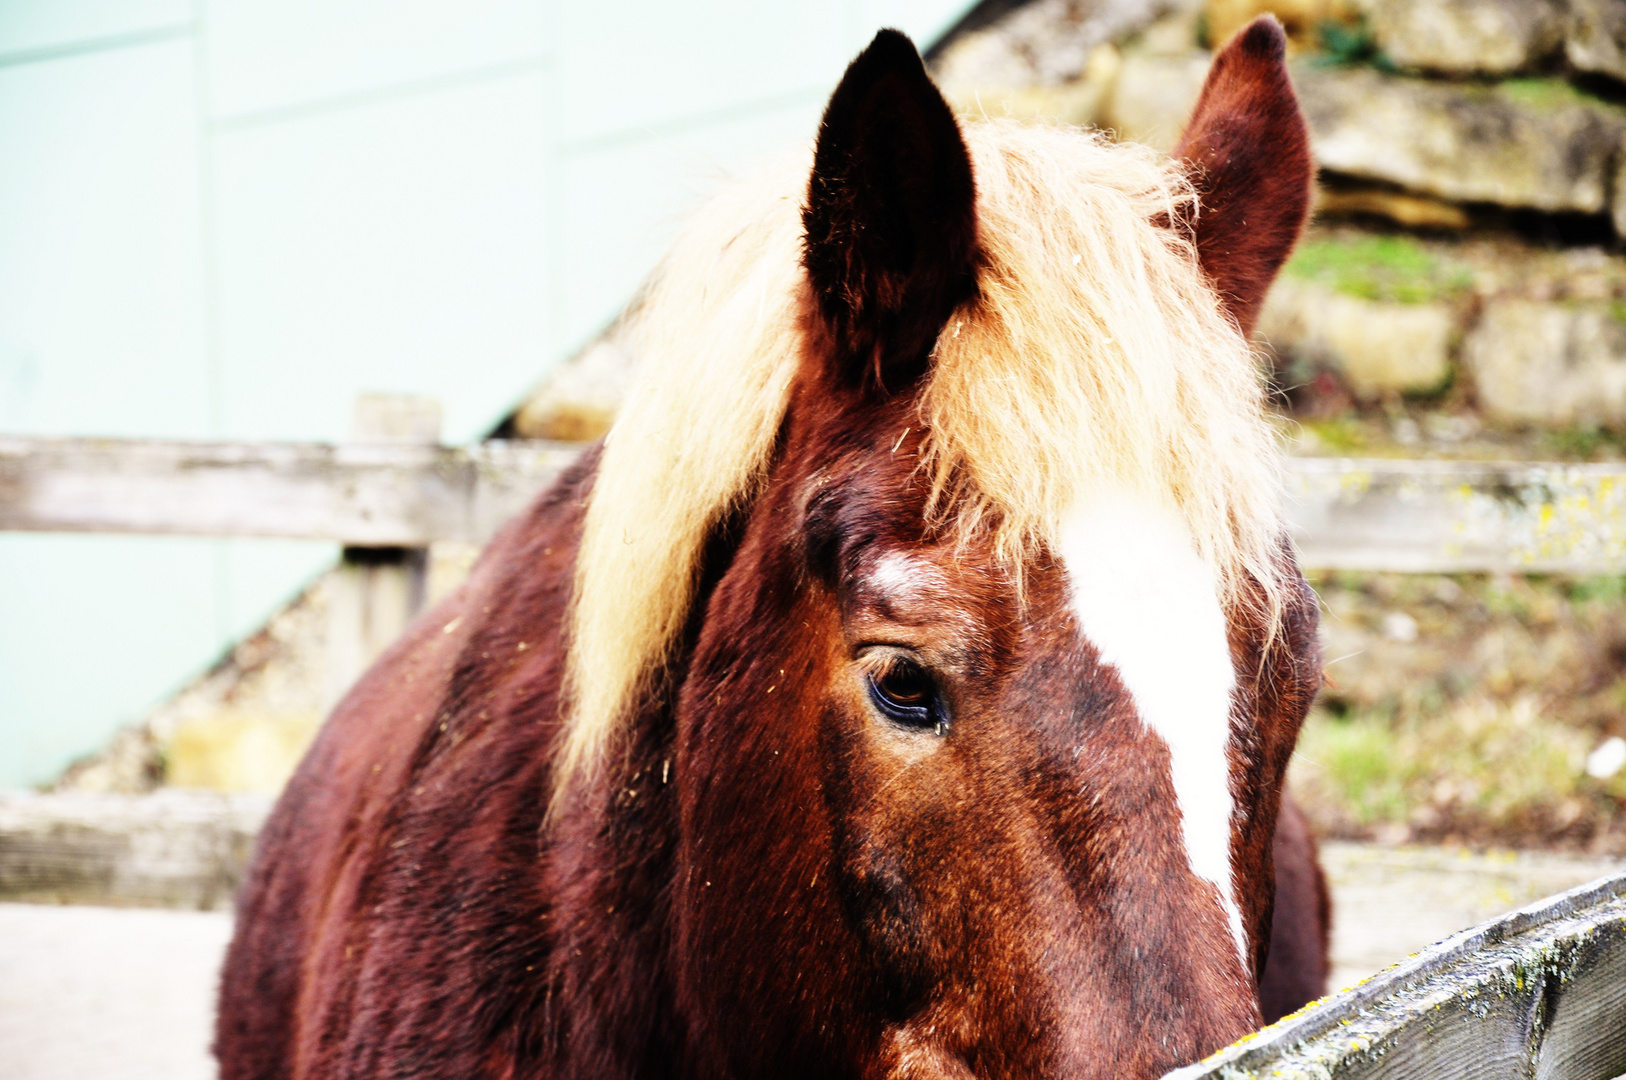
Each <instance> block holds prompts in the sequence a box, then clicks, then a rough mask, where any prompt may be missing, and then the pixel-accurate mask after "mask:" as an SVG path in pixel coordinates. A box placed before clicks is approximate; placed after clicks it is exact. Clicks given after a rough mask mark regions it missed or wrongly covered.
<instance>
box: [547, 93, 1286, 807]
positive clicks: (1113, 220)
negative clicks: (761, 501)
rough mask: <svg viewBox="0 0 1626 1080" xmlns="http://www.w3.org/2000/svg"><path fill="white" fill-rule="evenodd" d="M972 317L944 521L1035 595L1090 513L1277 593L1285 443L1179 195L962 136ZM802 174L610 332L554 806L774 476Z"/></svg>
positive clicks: (998, 141)
mask: <svg viewBox="0 0 1626 1080" xmlns="http://www.w3.org/2000/svg"><path fill="white" fill-rule="evenodd" d="M965 135H966V142H967V144H968V146H969V147H970V150H971V154H972V160H973V165H974V169H975V174H976V182H977V215H978V233H979V242H980V245H981V248H982V256H983V259H982V269H981V271H980V272H979V278H978V294H977V296H976V298H975V299H974V300H972V301H970V302H968V303H967V304H966V305H964V306H963V307H962V309H961V310H960V311H958V312H957V313H956V314H955V315H954V316H953V317H952V318H951V319H950V320H949V322H948V324H947V325H946V326H945V327H944V329H943V332H942V334H941V336H940V337H939V339H938V343H937V346H936V349H935V350H934V352H933V364H932V370H931V374H930V376H929V378H928V379H927V381H926V383H925V385H924V386H923V388H922V390H921V392H920V398H919V409H920V414H921V419H922V421H923V423H924V426H925V428H926V431H927V435H926V438H925V442H924V444H923V453H922V467H923V468H924V469H926V470H927V473H928V475H929V477H930V479H931V481H932V486H933V492H934V495H933V505H932V512H933V514H934V516H935V518H936V519H937V521H938V522H939V523H940V524H941V525H944V526H946V527H948V528H951V529H954V530H958V531H959V532H960V533H961V535H962V536H964V537H966V538H967V539H969V538H970V537H971V536H972V535H973V534H978V533H983V532H986V533H987V534H989V535H991V536H992V539H993V543H994V546H995V550H996V553H997V554H998V555H999V556H1000V557H1001V558H1002V559H1003V560H1005V561H1006V562H1007V563H1008V564H1009V565H1010V566H1011V567H1012V568H1013V570H1015V571H1016V574H1017V577H1018V578H1019V577H1020V568H1021V566H1022V565H1023V564H1024V563H1025V562H1026V561H1027V560H1030V559H1033V558H1036V557H1042V555H1043V553H1044V552H1045V551H1046V550H1055V549H1056V545H1057V541H1058V538H1059V530H1060V529H1061V528H1062V525H1063V522H1064V520H1065V518H1066V516H1067V514H1068V513H1069V511H1070V510H1071V509H1072V508H1073V507H1075V506H1077V505H1078V504H1079V503H1080V501H1081V500H1083V499H1086V498H1088V497H1089V495H1090V494H1091V492H1092V491H1096V490H1098V489H1104V488H1108V487H1110V488H1130V489H1133V490H1136V491H1139V492H1142V493H1145V494H1147V495H1149V496H1151V497H1153V498H1156V499H1161V500H1164V501H1166V502H1167V503H1169V504H1171V505H1173V506H1174V507H1176V508H1177V509H1178V510H1179V511H1180V512H1181V513H1182V514H1183V515H1184V517H1185V519H1186V520H1187V522H1188V524H1189V525H1190V528H1191V533H1192V536H1193V537H1194V541H1195V543H1196V545H1197V548H1198V551H1199V553H1200V554H1201V555H1202V556H1203V558H1204V559H1205V560H1206V561H1207V562H1208V563H1209V564H1210V565H1211V566H1212V567H1213V568H1214V569H1215V571H1216V576H1217V580H1218V581H1219V582H1220V583H1221V584H1220V587H1221V590H1222V592H1223V594H1224V595H1223V597H1222V599H1223V600H1225V601H1226V602H1228V603H1230V604H1232V605H1236V604H1242V603H1257V602H1258V601H1255V600H1250V599H1248V598H1249V597H1257V596H1260V595H1263V597H1264V598H1265V599H1264V601H1263V603H1264V604H1265V605H1266V606H1267V607H1269V608H1270V609H1271V610H1270V611H1267V612H1265V614H1266V616H1267V617H1269V618H1271V619H1274V607H1275V605H1276V603H1277V601H1278V598H1279V596H1280V595H1281V590H1280V583H1279V580H1278V575H1279V570H1278V557H1277V555H1278V544H1279V543H1280V536H1281V524H1280V521H1279V520H1278V516H1277V509H1276V492H1277V475H1276V471H1275V470H1276V458H1275V447H1274V443H1273V439H1272V435H1271V433H1270V429H1269V426H1268V424H1267V423H1266V422H1265V420H1264V417H1263V409H1262V395H1263V389H1262V382H1261V377H1260V374H1259V372H1258V369H1257V366H1256V364H1255V363H1254V360H1253V357H1252V355H1251V353H1250V351H1249V348H1248V345H1247V343H1246V341H1245V340H1244V339H1243V337H1242V335H1241V334H1240V333H1239V332H1238V330H1237V327H1236V325H1235V323H1234V322H1232V321H1231V319H1230V318H1229V317H1228V316H1227V315H1226V314H1225V312H1224V311H1223V309H1222V307H1221V305H1220V302H1219V300H1218V298H1217V297H1216V296H1215V294H1214V292H1213V290H1212V289H1211V288H1210V287H1209V286H1208V284H1207V283H1206V280H1205V279H1204V277H1203V275H1202V273H1201V271H1200V269H1199V268H1198V266H1197V262H1196V256H1195V252H1194V250H1193V248H1192V246H1191V244H1190V242H1189V241H1188V240H1187V239H1185V238H1183V237H1182V236H1180V235H1179V234H1177V233H1176V232H1175V231H1174V230H1172V229H1170V228H1168V227H1167V224H1166V223H1167V222H1170V221H1176V220H1182V219H1189V217H1190V215H1191V213H1192V212H1193V193H1192V190H1191V188H1190V185H1189V183H1188V182H1187V180H1186V177H1185V175H1184V173H1183V172H1182V171H1181V170H1180V169H1179V168H1178V167H1176V166H1174V165H1172V164H1170V163H1169V162H1167V161H1166V160H1160V159H1159V158H1158V157H1156V156H1155V155H1154V153H1153V152H1152V151H1150V150H1146V149H1145V148H1142V147H1136V146H1130V145H1112V144H1108V143H1106V142H1104V141H1103V140H1101V139H1099V138H1097V137H1094V136H1092V135H1089V134H1085V133H1081V132H1078V131H1067V130H1061V129H1053V128H1042V127H1033V126H1023V125H1018V124H1015V123H1011V122H1003V121H989V122H980V123H973V124H969V125H967V126H966V130H965ZM808 162H809V158H808V157H806V156H801V157H799V158H797V159H796V160H795V161H794V162H790V163H787V164H786V165H785V166H783V167H781V168H779V169H775V170H772V171H770V172H767V173H765V174H763V175H762V176H759V177H757V178H754V179H752V180H750V181H747V182H745V183H743V184H738V185H735V186H733V187H731V188H730V189H728V190H727V191H725V192H724V193H723V194H722V195H721V196H719V197H718V198H716V199H714V200H713V201H712V202H711V203H710V204H708V206H707V207H706V208H705V209H703V210H702V211H701V213H700V214H699V215H697V217H696V218H695V219H694V221H693V222H691V224H690V226H689V227H688V228H687V229H686V230H685V231H684V232H683V234H682V235H681V237H680V239H679V240H678V242H677V244H676V245H675V246H674V247H673V249H672V251H671V253H670V254H669V255H668V256H667V258H666V259H665V260H664V261H663V263H662V265H661V267H660V269H659V270H657V272H656V274H655V275H654V276H653V278H652V279H651V282H650V284H649V285H648V286H647V287H646V289H645V291H644V293H643V295H642V296H641V298H640V300H639V301H638V302H637V304H636V306H635V307H634V308H633V309H632V310H631V311H630V312H629V314H628V316H627V317H626V318H625V319H624V320H623V323H622V325H621V327H620V328H619V330H618V336H619V339H620V343H621V344H622V345H623V346H624V347H625V348H626V349H627V350H628V351H630V352H631V353H632V355H634V356H635V357H637V358H638V360H639V363H640V374H639V381H638V384H637V386H636V388H635V390H634V392H633V394H632V395H631V397H630V399H629V400H628V402H627V403H626V405H625V406H624V407H623V409H622V411H621V414H620V416H619V417H618V419H617V421H616V424H615V427H614V428H613V429H612V431H611V433H610V435H609V438H608V440H607V442H606V446H605V449H604V454H603V457H602V458H601V460H600V463H599V467H598V473H597V477H596V479H595V481H594V486H593V491H592V495H591V498H590V500H589V504H588V509H587V514H586V520H585V522H584V525H583V534H582V541H581V548H580V553H579V555H578V557H577V563H576V573H575V592H574V595H575V600H574V602H573V604H572V609H571V613H570V621H569V625H570V646H569V648H570V653H569V660H568V672H567V678H566V695H565V700H566V702H567V706H566V707H567V710H568V713H567V721H566V722H567V728H566V733H565V737H564V742H563V745H562V748H561V750H560V757H559V759H558V761H557V762H556V764H555V770H554V771H555V792H556V797H557V793H559V792H561V791H563V790H564V789H565V788H566V787H567V786H568V785H569V784H570V782H571V781H572V779H573V778H574V777H576V776H578V775H580V774H582V773H584V772H591V771H592V770H594V769H596V768H598V767H599V766H600V764H601V761H602V758H603V755H604V752H605V749H606V747H607V746H608V745H609V744H610V742H611V740H612V737H613V736H614V734H615V732H616V731H617V730H618V728H619V726H620V725H621V722H622V721H623V720H624V719H626V718H627V717H628V716H629V715H630V714H631V713H632V712H633V711H634V710H635V709H636V708H637V706H638V703H639V702H640V701H644V700H647V699H648V697H649V696H650V695H658V694H660V693H662V692H664V691H665V690H666V689H667V687H665V686H664V685H663V684H662V680H663V679H665V678H666V668H667V661H668V659H669V657H670V650H671V649H672V647H673V645H674V643H675V641H676V640H677V638H678V635H679V633H680V631H681V629H682V627H683V625H684V623H685V622H686V620H687V619H688V616H689V611H690V606H691V604H692V603H693V600H694V594H695V589H696V585H697V576H698V573H699V569H700V559H701V553H702V550H703V548H704V545H705V542H706V539H707V536H708V535H709V533H710V531H711V530H712V529H713V528H714V527H715V525H716V523H717V522H718V520H719V519H720V517H721V516H722V515H723V514H725V513H726V512H727V511H728V510H729V509H731V508H734V507H738V506H741V505H743V504H745V503H746V502H748V501H749V500H750V499H751V498H752V497H753V496H754V494H755V493H756V491H757V490H758V489H759V487H760V485H761V483H762V482H763V480H764V479H765V476H766V473H767V469H768V467H769V465H770V457H771V455H772V451H773V446H774V440H775V436H776V433H777V432H778V430H779V427H780V424H781V421H782V420H783V418H784V414H785V410H786V408H787V402H788V399H789V393H790V388H791V382H792V379H793V377H794V375H795V372H796V366H797V364H798V363H799V362H800V360H801V357H802V356H803V353H804V342H803V334H804V331H803V329H802V327H801V325H800V323H799V322H798V318H799V312H800V310H801V308H800V305H799V304H798V302H797V301H798V297H799V296H800V294H801V290H803V289H804V288H805V282H804V275H803V271H802V268H801V260H800V255H801V239H802V231H801V220H800V206H801V195H802V191H803V189H804V187H805V184H806V176H807V169H808Z"/></svg>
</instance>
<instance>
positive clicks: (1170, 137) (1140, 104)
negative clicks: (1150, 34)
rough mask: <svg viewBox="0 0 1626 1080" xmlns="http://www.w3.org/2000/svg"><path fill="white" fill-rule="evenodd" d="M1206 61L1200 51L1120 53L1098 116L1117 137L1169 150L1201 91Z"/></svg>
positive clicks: (1205, 54) (1206, 72)
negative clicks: (1109, 92) (1109, 93)
mask: <svg viewBox="0 0 1626 1080" xmlns="http://www.w3.org/2000/svg"><path fill="white" fill-rule="evenodd" d="M1209 62H1210V57H1209V55H1208V54H1207V53H1205V52H1189V53H1186V54H1185V55H1184V56H1174V57H1170V56H1151V55H1146V54H1134V53H1132V54H1130V55H1128V56H1125V57H1124V59H1123V64H1122V66H1121V67H1120V68H1119V71H1118V81H1117V84H1116V85H1115V86H1114V87H1113V90H1112V96H1111V97H1110V98H1109V99H1108V100H1107V102H1106V105H1105V106H1104V108H1103V109H1102V112H1101V116H1100V119H1099V121H1098V122H1099V123H1100V125H1101V126H1102V127H1104V128H1107V129H1109V130H1111V131H1112V132H1113V134H1114V136H1115V137H1117V138H1118V139H1121V140H1125V141H1128V142H1138V143H1145V144H1146V145H1147V146H1152V147H1156V148H1157V149H1159V150H1162V151H1163V152H1165V153H1167V152H1168V151H1170V150H1173V149H1174V144H1175V143H1176V142H1178V141H1179V139H1180V132H1181V131H1183V130H1184V129H1185V124H1186V120H1187V119H1189V118H1190V116H1191V109H1192V106H1194V105H1196V104H1197V95H1198V94H1199V93H1201V92H1202V88H1203V79H1205V78H1206V77H1207V76H1208V65H1209Z"/></svg>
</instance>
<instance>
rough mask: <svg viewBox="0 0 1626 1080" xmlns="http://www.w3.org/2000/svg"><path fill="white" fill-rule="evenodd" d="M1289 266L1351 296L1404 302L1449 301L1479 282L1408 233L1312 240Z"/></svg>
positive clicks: (1303, 276)
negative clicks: (1474, 281) (1404, 234)
mask: <svg viewBox="0 0 1626 1080" xmlns="http://www.w3.org/2000/svg"><path fill="white" fill-rule="evenodd" d="M1286 271H1287V273H1288V274H1289V275H1290V276H1292V277H1295V278H1298V279H1300V280H1304V281H1314V282H1317V283H1320V284H1322V285H1327V286H1330V287H1331V288H1333V289H1336V290H1337V291H1338V292H1341V293H1346V294H1348V295H1350V296H1358V297H1361V298H1362V299H1364V300H1385V301H1390V302H1393V303H1401V304H1426V303H1430V302H1432V301H1435V300H1448V299H1451V298H1453V297H1456V296H1459V295H1461V294H1462V293H1464V292H1466V291H1467V290H1468V289H1470V288H1471V287H1472V286H1473V275H1472V274H1471V273H1470V272H1469V271H1468V269H1467V267H1464V266H1458V265H1456V264H1455V263H1452V262H1450V261H1448V260H1446V259H1442V258H1440V257H1439V256H1437V255H1435V254H1434V253H1433V252H1431V251H1429V250H1428V249H1427V248H1425V247H1423V245H1421V244H1419V243H1418V242H1417V241H1415V240H1413V239H1411V238H1410V237H1407V236H1381V235H1379V236H1372V235H1368V236H1361V237H1358V238H1355V239H1330V238H1329V239H1312V240H1307V241H1305V242H1304V243H1303V244H1301V245H1300V246H1299V249H1298V252H1297V253H1296V254H1295V255H1294V256H1293V258H1292V260H1291V261H1289V262H1288V264H1287V267H1286Z"/></svg>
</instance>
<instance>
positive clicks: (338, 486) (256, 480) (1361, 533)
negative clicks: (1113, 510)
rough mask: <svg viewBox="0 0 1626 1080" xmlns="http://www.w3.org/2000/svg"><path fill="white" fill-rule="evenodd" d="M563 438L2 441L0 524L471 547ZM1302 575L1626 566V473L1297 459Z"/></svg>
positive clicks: (510, 508) (557, 455)
mask: <svg viewBox="0 0 1626 1080" xmlns="http://www.w3.org/2000/svg"><path fill="white" fill-rule="evenodd" d="M580 449H581V448H580V447H579V446H578V445H575V444H569V443H528V442H487V443H481V444H478V445H475V446H470V447H462V448H449V447H437V446H415V445H382V444H381V445H339V446H335V445H328V444H319V443H193V442H158V441H151V440H141V439H132V440H120V439H42V438H14V437H10V438H0V530H21V531H35V532H124V533H171V534H190V535H199V536H258V537H280V538H300V539H323V540H337V541H340V542H343V543H346V544H357V545H371V546H380V545H399V546H408V547H411V546H422V545H424V544H427V543H429V542H431V541H434V540H467V541H473V542H481V541H484V540H486V539H487V538H489V537H490V535H491V534H492V533H493V532H494V531H495V530H496V528H497V526H499V525H500V524H501V523H502V522H503V521H504V520H506V519H507V518H508V517H510V516H511V515H513V514H514V513H515V512H516V511H518V510H519V509H520V508H521V507H522V506H524V505H525V503H526V502H527V500H529V499H530V498H531V497H532V496H533V495H534V494H535V493H536V492H537V491H539V490H540V489H541V488H542V487H544V486H545V485H547V484H548V483H549V482H550V481H551V480H552V479H553V478H554V477H555V476H556V475H558V473H559V471H560V470H561V469H562V468H563V467H564V466H565V465H566V464H568V463H569V462H570V461H571V460H572V459H573V457H574V456H575V454H577V453H579V452H580ZM1284 479H1285V482H1286V483H1285V487H1286V503H1285V511H1286V514H1287V517H1288V519H1289V520H1290V521H1291V522H1292V524H1293V527H1294V535H1295V538H1296V540H1297V541H1298V544H1299V549H1300V551H1301V552H1302V553H1303V558H1304V562H1305V564H1306V565H1307V566H1312V567H1319V568H1324V569H1348V570H1399V571H1434V572H1456V571H1469V570H1507V571H1543V572H1570V573H1581V574H1607V573H1622V572H1626V466H1623V465H1564V464H1542V463H1530V462H1510V463H1498V462H1463V461H1409V460H1390V459H1364V460H1363V459H1352V458H1295V459H1291V460H1289V461H1288V462H1287V465H1286V469H1285V477H1284Z"/></svg>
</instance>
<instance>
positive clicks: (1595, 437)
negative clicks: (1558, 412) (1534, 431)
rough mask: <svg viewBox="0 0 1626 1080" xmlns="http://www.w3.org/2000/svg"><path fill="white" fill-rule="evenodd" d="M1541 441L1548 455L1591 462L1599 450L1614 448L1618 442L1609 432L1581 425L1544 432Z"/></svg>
mask: <svg viewBox="0 0 1626 1080" xmlns="http://www.w3.org/2000/svg"><path fill="white" fill-rule="evenodd" d="M1541 441H1542V444H1543V445H1544V446H1545V448H1546V449H1547V450H1548V451H1549V452H1550V453H1553V454H1557V455H1558V456H1559V457H1561V458H1565V459H1568V460H1580V461H1588V460H1591V459H1592V458H1593V457H1595V456H1596V455H1597V453H1598V452H1599V451H1600V450H1603V449H1606V448H1610V447H1614V446H1616V445H1618V444H1619V442H1620V440H1619V439H1618V438H1617V437H1616V436H1615V435H1614V433H1612V432H1610V431H1606V430H1604V429H1603V428H1598V427H1591V426H1588V425H1583V424H1577V425H1572V426H1570V427H1561V428H1553V429H1552V430H1550V431H1544V432H1542V435H1541Z"/></svg>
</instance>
